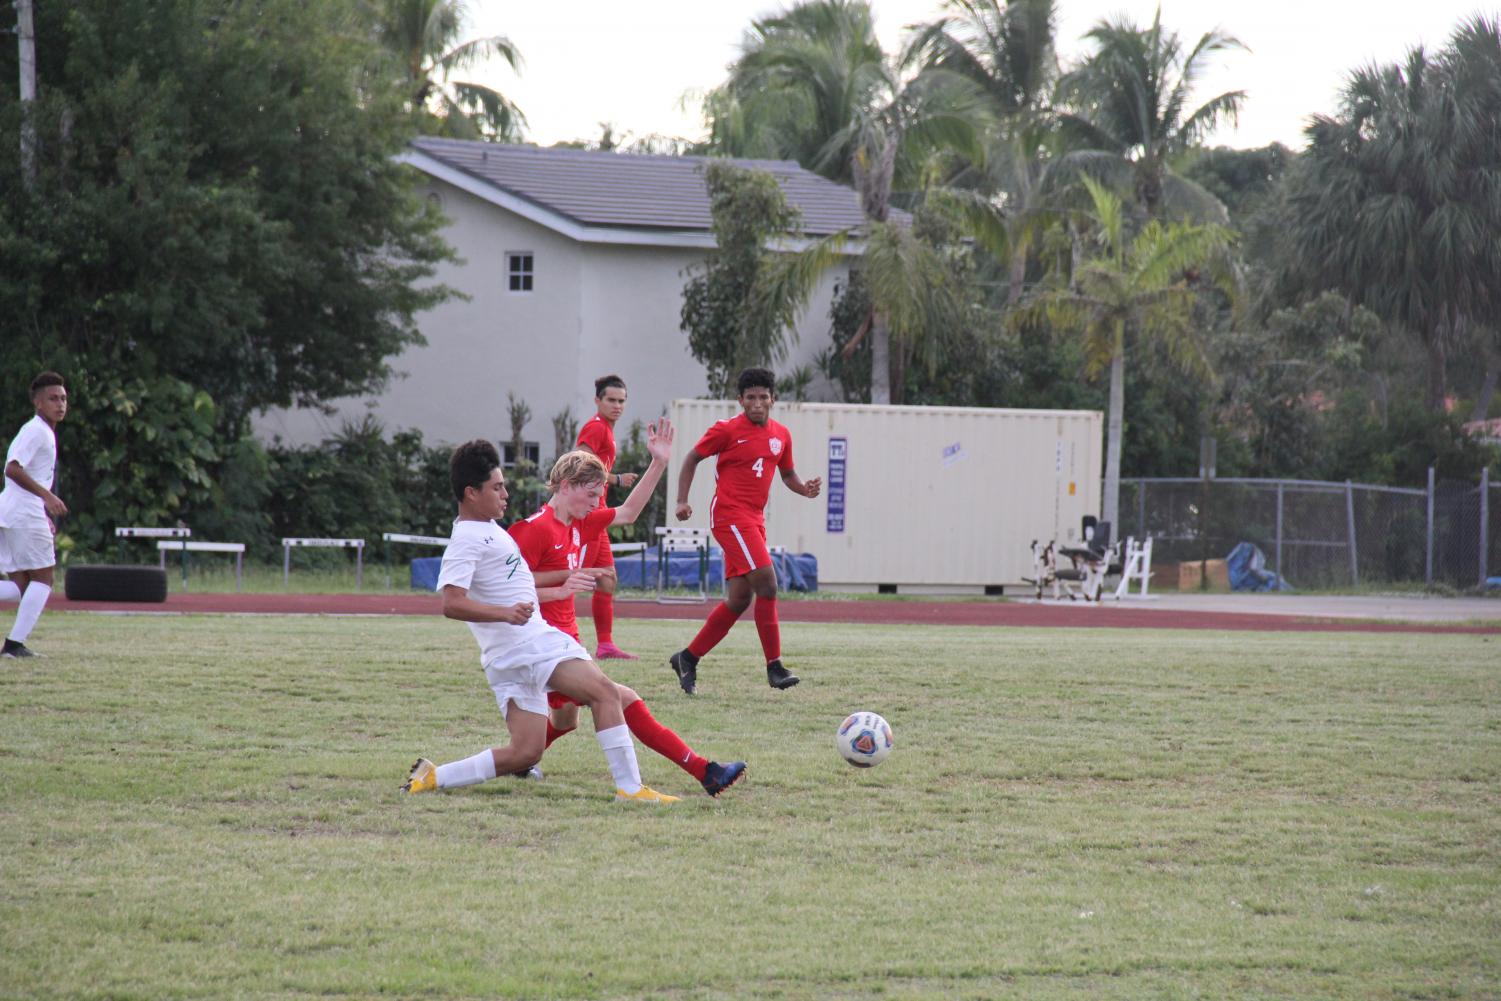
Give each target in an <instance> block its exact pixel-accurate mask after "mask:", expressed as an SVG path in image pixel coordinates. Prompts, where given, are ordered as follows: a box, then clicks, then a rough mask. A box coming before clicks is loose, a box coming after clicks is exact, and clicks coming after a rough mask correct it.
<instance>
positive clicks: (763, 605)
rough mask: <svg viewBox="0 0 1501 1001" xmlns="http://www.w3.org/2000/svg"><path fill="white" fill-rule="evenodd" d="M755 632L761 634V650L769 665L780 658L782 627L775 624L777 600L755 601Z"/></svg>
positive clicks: (759, 599) (762, 599)
mask: <svg viewBox="0 0 1501 1001" xmlns="http://www.w3.org/2000/svg"><path fill="white" fill-rule="evenodd" d="M756 632H758V633H760V634H761V650H762V652H763V653H765V654H766V663H768V664H770V663H771V662H772V661H774V660H776V659H777V658H778V657H780V656H782V627H781V626H780V625H778V624H777V599H775V598H757V599H756Z"/></svg>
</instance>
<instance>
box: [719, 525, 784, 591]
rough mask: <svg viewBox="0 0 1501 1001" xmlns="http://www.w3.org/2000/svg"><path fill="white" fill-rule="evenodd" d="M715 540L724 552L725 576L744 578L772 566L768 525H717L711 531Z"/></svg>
mask: <svg viewBox="0 0 1501 1001" xmlns="http://www.w3.org/2000/svg"><path fill="white" fill-rule="evenodd" d="M710 531H712V532H713V533H714V540H715V541H716V542H718V543H719V547H720V548H721V549H723V550H724V576H725V579H726V580H729V579H730V578H731V577H742V576H744V575H745V574H748V573H750V572H751V571H752V570H759V569H760V568H762V567H767V566H771V553H770V552H769V551H768V550H767V548H766V525H765V524H764V523H762V524H760V525H737V524H735V523H734V522H730V523H729V524H727V525H715V526H714V527H713V528H712V529H710Z"/></svg>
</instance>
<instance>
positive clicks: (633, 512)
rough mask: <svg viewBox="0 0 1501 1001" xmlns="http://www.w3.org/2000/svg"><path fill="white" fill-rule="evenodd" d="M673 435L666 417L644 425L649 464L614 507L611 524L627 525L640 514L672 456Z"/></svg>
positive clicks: (670, 424)
mask: <svg viewBox="0 0 1501 1001" xmlns="http://www.w3.org/2000/svg"><path fill="white" fill-rule="evenodd" d="M674 435H675V431H674V430H673V427H672V422H671V421H669V420H668V419H667V418H666V417H663V418H662V419H661V420H659V421H656V422H655V423H652V424H648V425H646V451H647V454H648V455H650V456H651V464H650V465H649V466H647V467H646V472H644V473H642V474H641V480H640V481H639V482H638V483H637V484H636V487H635V489H634V490H632V491H631V493H630V496H628V497H626V499H625V503H624V504H622V505H620V506H619V507H617V508H616V509H615V520H614V521H612V522H610V524H611V525H629V524H631V523H632V522H634V521H635V520H636V519H637V518H638V517H640V516H641V512H642V510H643V509H644V508H645V507H646V504H647V502H648V501H649V500H651V495H652V494H653V493H654V492H655V491H656V489H657V484H658V483H659V482H660V481H661V479H662V474H663V473H665V472H667V460H668V459H670V458H672V439H673V437H674Z"/></svg>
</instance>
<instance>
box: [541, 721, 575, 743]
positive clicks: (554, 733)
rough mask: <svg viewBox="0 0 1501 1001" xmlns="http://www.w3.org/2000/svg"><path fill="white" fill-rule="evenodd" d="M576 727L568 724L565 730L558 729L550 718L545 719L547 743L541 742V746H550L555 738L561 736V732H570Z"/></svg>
mask: <svg viewBox="0 0 1501 1001" xmlns="http://www.w3.org/2000/svg"><path fill="white" fill-rule="evenodd" d="M576 729H578V728H577V727H572V726H570V727H569V728H568V729H566V730H559V729H558V728H557V727H555V726H553V725H552V720H548V721H547V743H545V744H543V745H542V746H543V747H551V746H552V742H553V741H555V740H557V739H558V738H559V737H561V736H563V734H565V733H572V732H573V731H574V730H576Z"/></svg>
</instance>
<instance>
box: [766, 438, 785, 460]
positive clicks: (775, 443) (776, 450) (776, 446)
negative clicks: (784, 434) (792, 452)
mask: <svg viewBox="0 0 1501 1001" xmlns="http://www.w3.org/2000/svg"><path fill="white" fill-rule="evenodd" d="M766 444H768V445H770V446H771V454H772V455H781V454H782V439H780V438H778V437H776V436H775V435H773V436H772V437H771V438H769V439H768V440H767V442H766Z"/></svg>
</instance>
